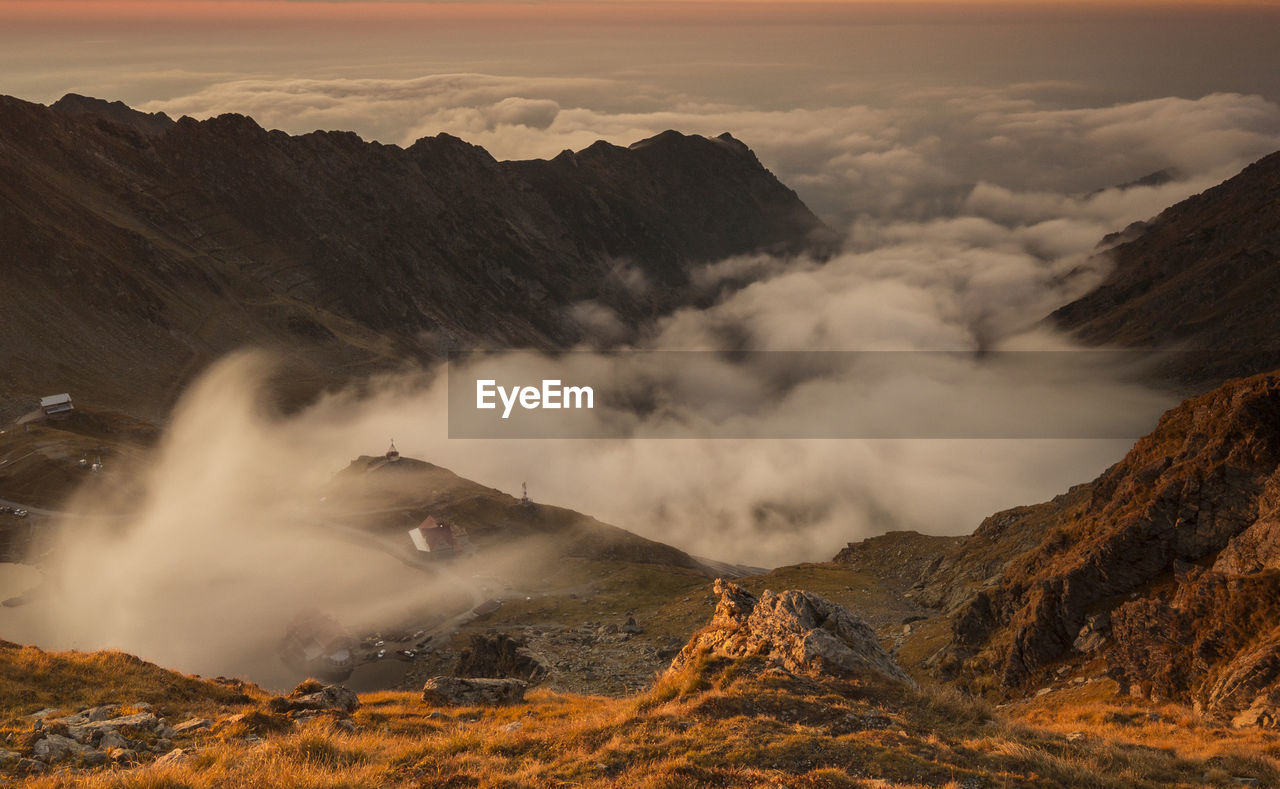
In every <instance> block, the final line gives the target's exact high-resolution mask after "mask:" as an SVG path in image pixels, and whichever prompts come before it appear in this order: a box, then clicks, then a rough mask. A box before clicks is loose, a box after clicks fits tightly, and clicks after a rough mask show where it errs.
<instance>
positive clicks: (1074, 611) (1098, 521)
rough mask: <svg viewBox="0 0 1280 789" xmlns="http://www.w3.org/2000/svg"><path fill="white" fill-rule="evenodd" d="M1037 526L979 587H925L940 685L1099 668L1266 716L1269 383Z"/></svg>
mask: <svg viewBox="0 0 1280 789" xmlns="http://www.w3.org/2000/svg"><path fill="white" fill-rule="evenodd" d="M1044 507H1049V505H1042V508H1044ZM1029 512H1034V508H1032V509H1031V510H1029ZM1043 514H1047V515H1048V519H1047V521H1046V522H1045V523H1044V524H1043V525H1042V526H1041V527H1040V528H1039V529H1038V531H1034V532H1032V534H1033V535H1034V539H1033V540H1031V543H1033V544H1034V547H1031V548H1030V549H1026V548H1025V544H1024V548H1023V549H1022V550H1021V551H1020V552H1012V555H1011V556H1010V557H1009V558H1004V559H1003V560H1002V564H1001V565H998V566H997V569H998V572H997V573H996V574H995V575H994V576H992V577H991V578H989V579H988V580H987V581H986V582H985V583H982V584H980V585H974V586H971V587H970V588H969V589H968V591H967V593H965V592H957V590H956V588H955V585H954V581H948V570H947V568H946V567H945V566H944V567H940V568H939V569H938V570H935V574H934V577H932V578H927V579H926V580H925V582H924V583H923V584H922V585H923V586H924V587H925V588H926V589H930V590H932V591H931V595H932V597H933V598H935V599H936V600H938V601H941V600H946V599H950V600H952V601H953V602H952V605H953V609H952V610H953V612H954V613H953V616H952V623H953V624H952V628H953V642H952V645H951V648H950V653H951V656H952V661H951V662H950V663H949V668H950V669H951V670H952V671H953V672H955V673H957V674H959V675H961V676H967V677H968V678H969V679H970V681H973V680H974V678H976V677H981V676H983V675H989V674H992V673H994V675H995V676H998V677H1000V679H1001V682H1002V683H1003V685H1004V686H1005V688H1007V689H1021V688H1026V687H1029V686H1032V684H1033V683H1036V682H1043V681H1045V680H1046V679H1050V678H1051V676H1050V675H1051V673H1052V674H1053V676H1058V677H1061V676H1063V675H1064V674H1066V673H1068V672H1070V671H1072V670H1073V669H1080V670H1093V671H1096V670H1098V669H1099V668H1102V669H1105V670H1106V671H1107V673H1108V674H1109V675H1110V676H1111V677H1113V678H1114V679H1116V680H1117V681H1118V682H1119V683H1120V684H1121V688H1122V689H1132V691H1133V692H1135V693H1141V694H1143V695H1150V696H1151V697H1152V698H1164V699H1175V700H1181V701H1186V702H1194V703H1196V704H1197V705H1199V706H1201V707H1203V708H1204V709H1205V710H1207V711H1209V712H1211V713H1213V714H1215V715H1220V716H1225V717H1233V716H1238V715H1240V714H1241V713H1242V712H1245V711H1247V710H1249V709H1251V708H1257V710H1261V711H1264V712H1267V714H1269V715H1272V716H1276V713H1277V711H1278V710H1280V606H1277V605H1276V600H1278V599H1280V539H1278V538H1277V535H1280V526H1278V525H1277V524H1278V523H1280V374H1267V375H1261V376H1256V377H1254V378H1249V379H1242V380H1236V381H1232V382H1230V383H1228V384H1226V385H1225V386H1223V387H1221V388H1219V389H1217V390H1214V391H1213V392H1211V393H1209V394H1206V395H1202V396H1200V397H1197V398H1194V399H1191V400H1188V401H1186V402H1184V403H1183V404H1182V405H1181V406H1179V407H1177V408H1175V409H1173V410H1171V411H1169V412H1168V413H1166V414H1165V415H1164V416H1163V417H1162V418H1161V419H1160V423H1159V425H1158V426H1157V428H1156V430H1155V431H1154V432H1153V433H1151V434H1150V435H1149V436H1147V437H1145V438H1143V439H1141V440H1139V441H1138V443H1137V444H1136V445H1135V446H1134V448H1133V449H1132V450H1131V451H1130V452H1129V454H1128V455H1127V456H1126V457H1125V458H1124V459H1123V460H1122V461H1121V462H1120V463H1118V464H1116V465H1115V466H1113V467H1112V468H1111V469H1109V470H1108V471H1107V472H1106V473H1104V474H1103V475H1102V476H1101V477H1099V478H1098V479H1097V480H1095V481H1094V482H1093V483H1092V485H1091V486H1088V487H1081V488H1078V489H1076V490H1075V491H1073V493H1072V494H1068V496H1067V497H1065V498H1063V497H1060V499H1059V500H1055V504H1054V505H1053V506H1052V507H1051V508H1050V509H1048V510H1044V512H1043ZM984 530H987V524H984V529H980V530H979V533H978V534H977V535H975V537H974V538H970V540H974V539H975V538H977V537H980V536H982V534H983V532H984ZM971 553H972V554H974V555H981V551H980V550H973V551H971ZM1000 553H1001V554H1005V555H1008V554H1010V553H1011V552H1010V551H1009V546H1008V545H1006V546H1005V547H1004V548H1002V549H1001V550H1000ZM939 571H941V572H939ZM949 572H950V576H949V577H950V578H954V577H955V575H956V574H955V571H954V569H952V570H950V571H949ZM948 583H950V586H949V585H948ZM956 596H959V597H960V598H961V600H963V602H961V600H957V599H956ZM1090 667H1092V668H1090ZM1256 717H1257V715H1256V714H1255V718H1256ZM1277 719H1280V716H1277Z"/></svg>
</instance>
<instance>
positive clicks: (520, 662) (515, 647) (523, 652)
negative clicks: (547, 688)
mask: <svg viewBox="0 0 1280 789" xmlns="http://www.w3.org/2000/svg"><path fill="white" fill-rule="evenodd" d="M547 673H548V667H547V664H546V662H545V661H544V660H543V658H542V657H541V656H540V655H538V654H536V653H534V652H531V651H530V650H529V649H528V648H527V647H526V646H525V643H524V642H523V641H521V640H519V639H515V638H512V637H511V636H509V635H507V634H505V633H501V634H499V635H497V636H493V637H489V636H485V635H479V634H477V635H473V636H471V644H470V646H468V647H466V648H465V649H463V650H462V654H461V655H460V656H459V657H458V665H457V666H456V667H455V668H454V670H453V675H454V676H455V677H488V678H490V679H522V680H524V681H525V682H528V683H529V684H532V685H536V684H537V683H539V682H541V681H542V680H544V679H546V677H547Z"/></svg>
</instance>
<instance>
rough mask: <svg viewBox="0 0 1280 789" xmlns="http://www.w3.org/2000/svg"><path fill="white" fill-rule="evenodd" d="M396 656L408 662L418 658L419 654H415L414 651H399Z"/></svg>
mask: <svg viewBox="0 0 1280 789" xmlns="http://www.w3.org/2000/svg"><path fill="white" fill-rule="evenodd" d="M396 655H397V656H399V657H402V658H404V659H406V660H413V659H414V658H415V657H417V655H418V653H417V652H414V651H413V650H412V649H397V650H396Z"/></svg>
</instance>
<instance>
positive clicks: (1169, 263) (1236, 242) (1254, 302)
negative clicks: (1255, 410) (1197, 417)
mask: <svg viewBox="0 0 1280 789" xmlns="http://www.w3.org/2000/svg"><path fill="white" fill-rule="evenodd" d="M1108 254H1110V255H1111V256H1112V257H1113V258H1114V260H1115V268H1114V270H1113V271H1112V272H1111V274H1110V275H1109V276H1108V277H1107V279H1106V280H1105V281H1104V282H1103V283H1102V284H1101V285H1099V286H1098V287H1097V288H1095V289H1094V290H1093V291H1091V292H1090V293H1088V294H1086V295H1085V296H1083V297H1081V298H1080V299H1078V300H1076V301H1074V302H1072V303H1070V304H1067V305H1066V306H1064V307H1062V308H1060V309H1059V310H1057V311H1056V312H1054V313H1053V315H1052V316H1051V320H1052V321H1053V322H1055V323H1057V324H1058V325H1059V326H1062V327H1063V328H1066V329H1068V330H1070V331H1071V332H1072V333H1074V334H1075V335H1076V336H1077V337H1079V338H1080V339H1082V340H1084V341H1085V342H1088V343H1090V344H1116V345H1122V346H1129V347H1139V348H1174V347H1176V348H1184V349H1189V350H1192V351H1200V352H1202V353H1191V354H1188V355H1187V356H1185V357H1182V358H1178V359H1176V360H1174V361H1173V362H1172V364H1171V372H1173V373H1174V374H1175V375H1176V376H1177V377H1179V378H1181V379H1182V380H1184V381H1187V382H1190V383H1194V384H1201V385H1204V384H1208V385H1209V386H1210V387H1211V386H1213V385H1216V384H1218V383H1220V382H1222V381H1223V380H1225V379H1226V378H1229V377H1232V376H1237V375H1249V374H1253V373H1258V372H1263V371H1265V370H1270V369H1274V368H1276V367H1278V366H1280V342H1278V341H1277V337H1280V315H1278V314H1277V313H1276V311H1275V309H1274V308H1273V299H1272V297H1271V294H1273V293H1274V292H1276V290H1277V288H1280V153H1274V154H1271V155H1270V156H1267V157H1265V158H1263V159H1261V160H1259V161H1257V162H1255V163H1254V164H1252V165H1250V166H1249V167H1247V168H1246V169H1245V170H1244V171H1243V172H1241V173H1240V174H1239V175H1237V176H1235V177H1233V178H1231V179H1229V180H1227V181H1226V182H1224V183H1222V184H1220V185H1218V186H1216V187H1214V188H1212V189H1209V190H1207V191H1205V192H1203V193H1201V194H1198V195H1195V196H1193V197H1190V198H1188V199H1187V200H1184V201H1182V202H1181V203H1178V204H1177V205H1174V206H1172V207H1170V208H1168V209H1166V210H1165V211H1163V212H1162V213H1161V214H1160V215H1159V216H1158V217H1156V218H1155V219H1153V220H1152V221H1151V222H1149V223H1145V225H1144V226H1143V227H1142V228H1141V230H1140V232H1139V233H1138V235H1137V237H1136V238H1133V239H1132V240H1129V241H1127V242H1125V243H1122V244H1119V245H1118V246H1116V247H1115V248H1114V249H1112V250H1110V251H1109V253H1108Z"/></svg>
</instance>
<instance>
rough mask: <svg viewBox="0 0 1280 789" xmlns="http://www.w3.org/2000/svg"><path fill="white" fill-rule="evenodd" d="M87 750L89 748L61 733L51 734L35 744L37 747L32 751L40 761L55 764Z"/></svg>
mask: <svg viewBox="0 0 1280 789" xmlns="http://www.w3.org/2000/svg"><path fill="white" fill-rule="evenodd" d="M86 750H89V749H88V748H86V747H85V746H84V745H81V744H80V743H78V742H76V741H75V740H73V739H71V738H70V737H64V736H62V735H61V734H50V735H48V736H47V737H45V738H44V739H42V740H40V741H39V742H37V743H36V744H35V747H34V748H32V753H33V754H34V755H35V757H36V758H37V759H39V760H40V761H42V762H46V763H48V764H54V763H56V762H61V761H65V760H66V759H69V758H71V757H72V756H77V755H79V754H81V753H83V752H84V751H86Z"/></svg>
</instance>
